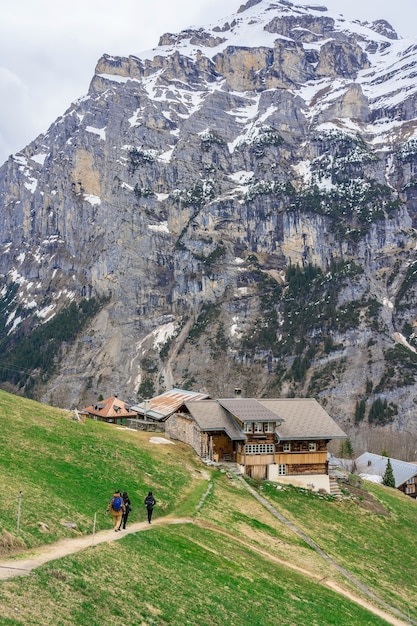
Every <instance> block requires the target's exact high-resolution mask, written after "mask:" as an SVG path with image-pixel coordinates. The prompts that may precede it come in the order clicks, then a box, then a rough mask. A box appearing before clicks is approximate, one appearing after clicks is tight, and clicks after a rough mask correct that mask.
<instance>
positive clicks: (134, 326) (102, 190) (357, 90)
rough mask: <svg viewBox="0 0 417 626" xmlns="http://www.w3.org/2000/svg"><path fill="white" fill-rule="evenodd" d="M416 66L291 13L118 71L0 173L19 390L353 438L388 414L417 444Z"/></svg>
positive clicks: (321, 11)
mask: <svg viewBox="0 0 417 626" xmlns="http://www.w3.org/2000/svg"><path fill="white" fill-rule="evenodd" d="M416 66H417V42H415V43H410V41H404V40H401V39H398V37H397V35H396V33H395V32H394V31H393V29H392V27H391V26H390V25H389V24H387V23H386V22H384V21H383V20H379V21H377V22H374V23H373V24H359V23H348V22H347V21H345V20H343V19H342V18H341V17H340V16H336V15H332V14H331V13H330V12H328V11H327V10H326V9H325V7H304V6H302V5H296V4H294V3H290V2H286V1H284V0H281V1H278V2H273V3H272V2H269V1H268V0H261V1H260V2H254V1H250V2H248V3H247V4H246V5H244V6H242V7H241V9H240V10H239V12H238V13H237V14H236V15H234V16H230V17H228V18H227V20H225V21H224V22H219V23H218V24H214V25H211V26H209V27H204V28H200V29H189V30H186V31H183V32H182V33H179V34H165V35H163V36H162V37H161V39H160V42H159V45H158V47H157V48H155V49H154V50H153V51H152V52H151V53H148V54H147V55H144V56H143V57H142V58H137V57H133V56H132V57H129V58H114V57H110V56H108V55H104V56H103V57H102V58H101V59H100V60H99V61H98V63H97V67H96V72H95V75H94V77H93V79H92V81H91V85H90V88H89V92H88V94H87V95H86V96H85V97H81V98H80V99H79V100H78V101H76V102H74V103H73V104H72V105H71V106H70V107H69V109H68V110H67V111H66V112H65V113H64V114H63V115H62V117H60V118H59V119H58V120H56V121H55V122H54V123H53V124H52V125H51V127H50V128H49V129H48V131H47V132H46V133H45V134H44V135H40V136H39V137H37V138H36V139H35V140H34V141H33V142H32V143H31V144H30V145H28V146H27V147H26V148H25V149H24V150H23V151H22V152H21V153H18V154H16V155H13V156H12V157H10V158H9V160H8V161H7V162H6V163H5V164H4V165H3V166H2V167H1V168H0V189H1V196H0V250H1V255H0V277H1V284H2V296H3V304H2V309H1V313H0V315H1V319H2V320H3V323H4V330H3V331H2V334H1V335H0V339H1V342H2V343H1V347H2V357H1V359H0V366H1V367H2V368H3V369H2V370H1V371H2V372H3V377H2V381H3V382H2V385H3V386H5V387H6V388H8V389H11V390H13V391H15V392H19V393H27V394H30V395H32V396H34V397H36V398H39V399H41V400H42V401H44V402H48V403H51V404H54V405H58V406H63V407H68V408H69V407H72V406H78V407H79V408H81V407H82V406H85V405H87V404H89V403H91V402H92V401H94V400H95V399H96V398H97V397H98V395H99V394H102V395H103V396H108V395H113V394H114V393H118V394H119V395H120V396H122V397H123V398H124V399H125V400H128V401H129V400H136V399H137V396H138V394H139V396H142V397H144V396H147V395H152V394H153V393H157V392H160V391H162V390H164V389H165V388H169V387H171V386H174V385H175V386H178V387H190V388H193V389H196V390H205V391H207V392H209V393H211V394H213V395H217V396H227V395H230V394H231V393H233V389H234V388H235V387H241V388H242V389H243V390H244V394H245V395H247V396H251V395H258V394H263V395H269V396H277V395H293V394H301V395H313V396H315V397H317V399H318V400H319V401H320V402H322V403H323V404H324V405H326V408H327V409H328V410H329V412H330V413H331V414H332V415H333V416H334V417H335V418H336V419H339V420H340V421H341V422H343V423H344V425H345V427H346V425H347V426H348V425H349V424H352V423H353V421H354V418H355V409H356V408H357V406H358V403H360V402H363V403H364V405H365V407H366V413H365V415H368V413H369V412H371V409H372V407H373V405H374V404H375V402H376V401H377V400H378V401H380V402H381V401H382V402H385V404H386V406H385V408H384V411H385V412H383V414H382V415H381V414H379V413H378V412H377V411H376V417H374V416H373V413H372V412H371V418H370V419H371V420H374V423H376V424H378V423H379V424H384V423H390V422H391V421H394V424H395V425H396V427H398V428H404V427H405V426H406V427H407V428H414V427H416V424H417V420H416V418H415V403H414V398H415V396H416V391H417V383H416V374H417V370H416V360H417V354H416V348H415V346H416V345H417V343H416V341H415V337H414V328H415V325H416V312H417V308H416V305H417V293H416V278H415V269H414V268H415V248H416V236H417V230H416V210H417V192H416V183H417V181H416V168H417V140H416V139H417V131H416V126H417V114H416V99H417V86H416V84H415V80H414V78H413V77H414V75H415V71H416ZM93 302H94V303H96V304H95V307H96V308H94V307H93V308H92V309H91V310H90V309H89V310H88V311H89V312H88V314H87V313H86V314H85V316H84V318H83V323H82V324H81V322H80V319H79V317H78V318H76V319H77V320H78V321H77V322H74V319H73V317H71V316H70V317H69V318H68V316H67V317H65V311H68V310H70V312H71V315H73V314H74V315H75V313H74V311H75V310H76V309H77V307H78V306H80V307H85V306H86V303H90V305H92V303H93ZM71 303H72V308H71V307H70V308H69V305H70V304H71ZM75 305H77V306H75ZM80 310H81V309H80ZM82 310H83V311H85V310H86V309H82ZM68 315H69V314H68ZM62 316H63V317H62ZM54 320H55V321H56V326H55V327H53V328H54V329H53V331H48V329H49V328H51V324H52V322H53V321H54ZM77 324H78V326H77ZM64 331H65V332H64ZM48 333H49V334H48ZM33 351H35V353H36V354H37V355H38V356H39V355H40V358H38V359H36V358H34V356H33ZM29 374H30V375H31V376H30V378H29V377H28V375H29ZM374 412H375V411H374ZM357 419H358V418H357ZM365 419H366V417H365Z"/></svg>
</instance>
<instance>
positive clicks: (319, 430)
mask: <svg viewBox="0 0 417 626" xmlns="http://www.w3.org/2000/svg"><path fill="white" fill-rule="evenodd" d="M258 402H260V404H262V405H263V406H264V407H265V408H267V409H269V411H271V412H272V413H274V415H276V416H277V417H279V418H281V419H283V420H284V421H283V422H282V424H281V425H280V426H278V433H279V436H280V439H281V440H284V441H285V440H288V439H346V437H347V435H346V433H344V432H343V430H342V429H341V428H340V426H339V425H338V424H337V423H336V422H335V421H334V419H333V418H332V417H330V415H329V414H328V413H327V412H326V411H325V410H324V409H323V407H322V406H320V404H319V403H318V402H317V400H315V399H314V398H278V399H263V398H262V399H260V400H258Z"/></svg>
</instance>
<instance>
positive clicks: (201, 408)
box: [185, 400, 246, 441]
mask: <svg viewBox="0 0 417 626" xmlns="http://www.w3.org/2000/svg"><path fill="white" fill-rule="evenodd" d="M185 407H186V409H187V410H188V411H189V412H190V414H191V416H192V417H193V419H194V421H195V422H196V424H197V426H198V427H199V428H200V430H201V431H204V432H213V431H218V430H222V431H224V432H226V433H227V435H228V436H229V437H230V439H232V440H235V441H246V435H245V434H244V433H243V432H242V430H241V429H240V428H239V426H238V425H237V423H236V421H235V420H234V419H233V417H232V416H231V415H230V414H229V413H228V412H227V411H226V410H225V409H224V408H223V407H222V406H221V405H220V404H219V403H218V402H217V400H202V401H201V402H195V401H190V402H186V403H185Z"/></svg>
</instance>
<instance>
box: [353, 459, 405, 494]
mask: <svg viewBox="0 0 417 626" xmlns="http://www.w3.org/2000/svg"><path fill="white" fill-rule="evenodd" d="M390 461H391V467H392V472H393V474H394V480H395V486H396V487H400V485H403V484H404V483H406V482H407V480H409V479H410V478H413V476H417V467H416V466H415V465H414V463H407V462H406V461H398V460H397V459H391V458H390ZM387 462H388V457H386V456H380V455H379V454H372V453H371V452H364V454H361V455H360V456H358V458H357V459H356V468H357V471H358V472H359V473H360V474H370V475H375V476H381V477H382V476H384V474H385V470H386V467H387Z"/></svg>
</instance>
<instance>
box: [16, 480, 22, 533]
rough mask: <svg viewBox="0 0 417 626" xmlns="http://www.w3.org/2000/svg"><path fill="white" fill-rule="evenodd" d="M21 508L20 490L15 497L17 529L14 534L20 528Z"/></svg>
mask: <svg viewBox="0 0 417 626" xmlns="http://www.w3.org/2000/svg"><path fill="white" fill-rule="evenodd" d="M21 508H22V490H20V491H19V496H18V498H17V529H16V535H18V534H19V529H20V510H21Z"/></svg>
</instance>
